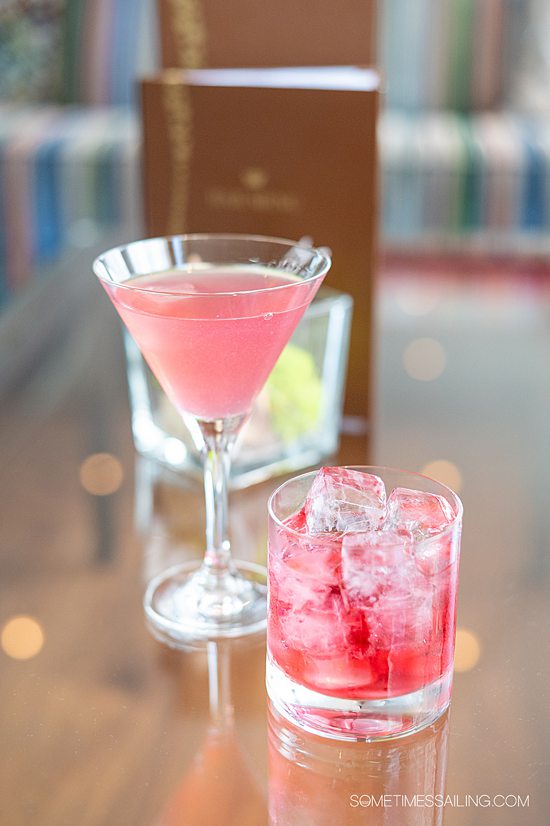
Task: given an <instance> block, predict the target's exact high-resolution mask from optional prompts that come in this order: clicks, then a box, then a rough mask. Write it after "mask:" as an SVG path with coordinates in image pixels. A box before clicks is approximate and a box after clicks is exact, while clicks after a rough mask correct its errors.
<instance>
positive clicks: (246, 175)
mask: <svg viewBox="0 0 550 826" xmlns="http://www.w3.org/2000/svg"><path fill="white" fill-rule="evenodd" d="M268 181H269V175H268V174H267V172H266V171H265V169H260V167H258V166H250V167H248V169H245V170H244V172H243V173H242V175H241V183H242V185H243V186H244V187H245V188H246V189H251V190H252V191H253V192H258V190H260V189H265V187H266V186H267V182H268Z"/></svg>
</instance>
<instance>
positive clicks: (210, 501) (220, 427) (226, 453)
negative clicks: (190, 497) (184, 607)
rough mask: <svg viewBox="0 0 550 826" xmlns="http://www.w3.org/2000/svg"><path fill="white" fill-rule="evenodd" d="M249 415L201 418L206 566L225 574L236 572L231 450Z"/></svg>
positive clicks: (221, 575)
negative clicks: (231, 531) (231, 533)
mask: <svg viewBox="0 0 550 826" xmlns="http://www.w3.org/2000/svg"><path fill="white" fill-rule="evenodd" d="M245 418H246V417H245V416H236V417H232V418H231V419H216V420H215V421H199V423H198V424H199V427H200V429H201V433H202V437H203V440H204V449H203V458H204V495H205V505H206V553H205V556H204V566H205V568H206V569H207V570H208V571H209V573H211V574H214V575H216V576H218V577H223V576H224V575H226V574H228V573H234V566H233V565H232V561H231V545H230V542H229V535H228V519H227V498H228V483H229V471H230V468H231V450H232V447H233V444H234V442H235V439H236V437H237V434H238V432H239V430H240V429H241V427H242V424H243V422H244V420H245Z"/></svg>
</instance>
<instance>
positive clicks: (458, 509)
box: [267, 465, 464, 545]
mask: <svg viewBox="0 0 550 826" xmlns="http://www.w3.org/2000/svg"><path fill="white" fill-rule="evenodd" d="M336 467H339V468H343V469H344V470H359V471H361V472H363V473H373V474H376V475H379V476H382V474H383V472H384V471H385V472H387V473H395V474H403V475H404V476H412V477H416V478H418V479H423V480H425V481H427V482H429V483H430V484H433V485H437V486H439V487H440V488H441V489H442V490H443V491H445V492H446V494H447V496H446V498H447V500H448V501H449V497H450V501H451V502H452V504H453V511H454V516H453V519H452V521H451V522H450V523H449V524H448V525H446V526H445V527H444V528H443V530H441V531H437V532H436V533H434V534H433V535H432V536H430V537H428V538H426V539H423V540H420V541H419V542H418V544H419V545H423V544H424V543H428V542H434V541H439V540H440V539H442V538H443V537H445V536H447V534H450V533H452V532H453V531H454V530H456V527H457V526H458V525H460V524H461V522H462V516H463V512H464V507H463V505H462V501H461V499H460V497H459V496H458V494H456V493H455V492H454V490H452V488H450V487H449V486H448V485H446V484H445V483H444V482H440V481H439V480H438V479H433V478H432V477H431V476H426V474H424V473H419V472H418V471H414V470H404V469H402V468H397V467H391V466H386V465H337V466H336ZM319 470H320V468H316V469H314V470H308V471H306V472H305V473H300V474H299V475H298V476H291V477H290V479H285V481H284V482H282V483H281V484H280V485H278V487H277V488H276V489H275V490H274V491H273V493H272V494H271V496H270V497H269V499H268V502H267V511H268V515H269V518H270V519H272V520H273V522H274V523H275V524H276V525H277V526H278V527H280V528H282V529H283V530H284V531H285V533H287V534H288V535H290V536H296V537H298V538H300V539H301V540H302V541H303V540H304V538H306V537H309V538H311V539H313V540H315V539H316V538H318V536H319V535H318V534H310V533H309V532H307V533H305V534H304V533H300V532H299V531H296V530H294V528H290V527H289V526H288V525H285V523H284V522H283V521H282V520H281V519H280V518H279V517H278V516H277V514H276V513H275V510H274V501H275V497H276V496H277V495H278V494H279V492H280V491H282V490H283V488H285V487H286V486H287V485H289V484H290V483H292V482H299V481H300V480H303V479H305V478H306V477H308V476H311V477H312V478H314V477H315V475H316V473H318V471H319ZM377 471H378V473H377ZM411 490H412V488H411ZM323 538H324V539H325V541H326V540H327V539H328V540H329V541H330V538H329V537H327V535H326V534H324V535H323Z"/></svg>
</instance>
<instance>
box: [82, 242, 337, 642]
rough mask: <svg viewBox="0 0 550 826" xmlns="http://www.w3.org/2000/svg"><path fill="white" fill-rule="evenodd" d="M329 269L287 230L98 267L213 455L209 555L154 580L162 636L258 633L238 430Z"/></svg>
mask: <svg viewBox="0 0 550 826" xmlns="http://www.w3.org/2000/svg"><path fill="white" fill-rule="evenodd" d="M329 267H330V258H329V257H328V256H327V254H326V253H325V252H324V251H321V250H318V249H314V248H312V247H309V246H305V245H301V244H300V243H294V242H292V241H286V240H282V239H277V238H264V237H261V236H243V235H178V236H171V237H166V238H150V239H146V240H142V241H136V242H134V243H130V244H127V245H124V246H120V247H116V248H114V249H111V250H108V251H107V252H105V253H104V254H103V255H101V256H99V258H97V259H96V261H95V262H94V272H95V274H96V275H97V276H98V278H99V279H100V281H101V283H102V285H103V286H104V288H105V289H106V291H107V293H108V295H109V297H110V299H111V300H112V302H113V304H114V305H115V308H116V309H117V311H118V313H119V315H120V317H121V319H122V321H123V322H124V324H125V325H126V327H127V328H128V330H129V332H130V334H131V335H132V336H133V338H134V340H135V341H136V344H137V345H138V347H139V348H140V350H141V352H142V354H143V356H144V358H145V359H146V361H147V362H148V364H149V366H150V367H151V370H152V371H153V373H154V374H155V376H156V377H157V379H158V381H159V383H160V384H161V386H162V387H163V389H164V391H165V392H166V394H167V396H168V397H169V398H170V400H171V401H172V402H173V404H174V405H175V406H176V408H177V409H178V410H179V411H180V413H181V415H182V416H183V419H184V421H185V423H186V424H187V426H188V428H189V430H190V432H191V435H192V437H193V439H194V440H195V442H196V444H197V447H198V448H199V449H200V450H201V452H202V456H203V461H204V487H205V498H206V552H205V555H204V559H203V560H202V561H201V562H192V563H186V564H183V565H178V566H176V567H175V568H171V569H169V570H168V571H165V572H164V573H162V574H160V575H159V576H157V577H156V578H154V579H153V580H152V581H151V582H150V583H149V586H148V588H147V591H146V593H145V599H144V607H145V613H146V617H147V620H148V623H149V626H150V628H151V630H152V631H153V633H154V634H155V635H156V636H157V637H158V638H160V639H161V640H163V641H164V642H166V643H168V644H171V645H174V646H176V647H177V646H178V645H179V644H183V645H185V643H186V642H188V640H189V639H190V638H199V639H215V638H218V637H236V636H241V635H243V634H247V633H254V632H256V631H258V630H259V629H260V628H262V627H264V626H265V622H266V591H267V588H266V571H265V569H264V568H262V567H261V566H258V565H254V564H252V563H247V562H236V561H234V560H233V559H232V556H231V550H230V544H229V538H228V533H227V480H228V474H229V466H230V454H231V449H232V446H233V444H234V442H235V439H236V437H237V435H238V433H239V431H240V430H241V428H242V426H243V424H244V423H245V421H246V419H247V418H248V416H249V413H250V410H251V407H252V404H253V402H254V399H255V398H256V396H257V394H258V393H259V392H260V390H261V389H262V387H263V385H264V384H265V381H266V380H267V378H268V376H269V374H270V372H271V370H272V368H273V366H274V364H275V362H276V361H277V359H278V357H279V355H280V353H281V351H282V350H283V348H284V347H285V345H286V344H287V342H288V340H289V339H290V337H291V335H292V333H293V332H294V330H295V328H296V325H297V324H298V322H299V320H300V318H301V317H302V315H303V313H304V311H305V309H306V308H307V307H308V305H309V304H310V302H311V300H312V298H313V296H314V295H315V293H316V291H317V289H318V287H319V286H320V284H321V282H322V280H323V278H324V276H325V275H326V273H327V271H328V269H329Z"/></svg>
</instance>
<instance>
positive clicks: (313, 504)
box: [304, 467, 386, 534]
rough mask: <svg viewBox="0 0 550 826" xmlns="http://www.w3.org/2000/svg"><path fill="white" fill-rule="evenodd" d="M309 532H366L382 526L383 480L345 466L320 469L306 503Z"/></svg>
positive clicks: (384, 505) (383, 505)
mask: <svg viewBox="0 0 550 826" xmlns="http://www.w3.org/2000/svg"><path fill="white" fill-rule="evenodd" d="M304 510H305V515H306V522H307V528H308V531H309V532H310V533H312V534H317V533H324V532H328V531H341V532H345V531H358V530H359V531H367V530H370V529H373V528H377V527H379V526H380V525H381V524H382V522H383V521H384V518H385V515H386V489H385V487H384V483H383V481H382V479H380V478H379V477H378V476H374V475H373V474H370V473H361V472H360V471H357V470H349V469H348V468H342V467H323V468H321V469H320V470H319V472H318V473H317V475H316V476H315V479H314V480H313V484H312V486H311V489H310V491H309V493H308V495H307V498H306V501H305V506H304Z"/></svg>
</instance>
